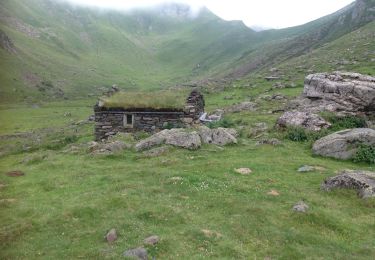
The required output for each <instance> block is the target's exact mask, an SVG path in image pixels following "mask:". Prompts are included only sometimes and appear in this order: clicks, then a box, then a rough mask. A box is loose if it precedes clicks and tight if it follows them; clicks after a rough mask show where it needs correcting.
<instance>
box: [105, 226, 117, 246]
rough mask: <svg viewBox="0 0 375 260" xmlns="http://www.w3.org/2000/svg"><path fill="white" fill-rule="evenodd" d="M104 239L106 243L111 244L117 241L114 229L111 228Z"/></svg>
mask: <svg viewBox="0 0 375 260" xmlns="http://www.w3.org/2000/svg"><path fill="white" fill-rule="evenodd" d="M105 239H106V240H107V242H108V243H113V242H115V241H116V240H117V232H116V229H114V228H112V229H111V230H110V231H108V233H107V234H106V235H105Z"/></svg>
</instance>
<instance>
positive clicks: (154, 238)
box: [143, 235, 160, 246]
mask: <svg viewBox="0 0 375 260" xmlns="http://www.w3.org/2000/svg"><path fill="white" fill-rule="evenodd" d="M159 240H160V238H159V236H156V235H152V236H149V237H147V238H145V240H143V243H144V244H145V245H151V246H154V245H156V244H157V243H159Z"/></svg>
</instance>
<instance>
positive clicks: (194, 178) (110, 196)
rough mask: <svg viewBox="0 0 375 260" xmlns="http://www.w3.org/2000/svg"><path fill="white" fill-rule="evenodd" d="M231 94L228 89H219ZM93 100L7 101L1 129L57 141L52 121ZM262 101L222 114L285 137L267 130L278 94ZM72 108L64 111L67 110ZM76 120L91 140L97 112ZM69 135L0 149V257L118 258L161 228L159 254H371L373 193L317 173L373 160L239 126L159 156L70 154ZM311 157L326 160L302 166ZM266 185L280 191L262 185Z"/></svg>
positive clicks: (240, 95) (68, 120) (76, 114)
mask: <svg viewBox="0 0 375 260" xmlns="http://www.w3.org/2000/svg"><path fill="white" fill-rule="evenodd" d="M264 84H268V83H264ZM264 87H265V85H263V86H260V88H261V89H263V88H264ZM299 91H301V88H297V89H285V90H283V93H284V94H285V95H286V96H288V95H294V92H295V93H297V92H299ZM279 92H280V91H279ZM260 93H262V91H261V90H260V89H258V88H251V89H248V88H234V89H231V90H226V91H224V92H218V93H212V94H207V95H206V103H207V109H208V110H213V109H215V108H217V107H223V106H224V107H225V106H228V105H231V104H232V103H236V102H238V101H239V100H243V99H244V98H245V97H248V98H249V99H250V100H251V99H252V98H255V97H256V96H257V95H259V94H260ZM271 94H272V92H271ZM226 95H231V96H233V97H234V99H233V100H224V99H223V97H224V96H226ZM91 102H92V101H91V100H86V101H81V102H70V103H69V102H61V103H58V102H57V103H53V104H44V105H43V104H42V105H41V106H40V107H39V108H34V109H30V108H26V107H23V106H19V107H17V106H14V107H13V108H2V109H1V116H2V118H6V119H7V120H9V121H5V122H6V126H7V128H5V129H2V134H8V133H11V132H12V129H13V132H14V131H16V132H25V131H29V132H36V133H37V132H38V131H43V129H45V128H48V127H50V128H52V130H50V131H52V134H51V136H50V137H49V138H50V139H49V140H52V141H53V138H60V137H61V136H58V137H56V136H54V132H53V129H55V128H58V129H60V128H61V129H64V130H65V132H64V133H65V134H66V135H67V134H68V132H69V131H68V129H69V127H70V126H71V124H72V122H75V121H79V120H82V119H85V118H87V117H88V116H89V115H90V114H92V106H90V104H91ZM262 102H263V103H262ZM262 102H260V104H259V109H258V111H256V112H241V113H235V114H229V115H228V116H227V118H228V119H229V120H231V121H232V122H234V123H235V127H238V126H239V125H242V126H243V128H244V129H242V130H241V131H246V129H247V128H251V127H252V125H253V124H255V123H258V122H265V123H266V124H267V125H268V126H269V128H270V130H269V131H268V133H266V135H269V136H271V137H272V136H274V137H279V138H281V139H282V138H283V133H279V132H276V131H275V130H274V129H273V125H274V123H275V120H276V118H277V116H278V115H277V114H269V109H270V108H277V106H279V105H280V106H281V105H282V104H279V105H278V103H277V102H276V103H274V102H275V101H274V102H271V103H270V102H267V101H262ZM67 111H68V112H70V113H71V117H64V116H63V114H64V113H65V112H67ZM75 129H76V130H75V131H76V132H73V133H74V134H75V135H76V136H77V140H75V141H74V142H75V144H79V143H84V142H88V141H90V140H93V124H92V123H90V124H86V125H83V126H77V127H76V128H75ZM59 134H60V135H61V132H59ZM69 134H71V133H70V132H69ZM51 138H52V139H51ZM19 142H21V143H22V141H21V140H20V139H17V138H15V139H14V138H13V139H11V140H7V145H11V144H13V145H15V146H16V147H17V145H21V144H19ZM75 144H73V145H75ZM70 145H72V144H67V145H65V146H64V145H63V146H61V147H57V148H56V147H55V148H54V149H49V148H48V146H43V145H40V146H37V147H36V148H35V149H31V150H30V151H22V150H14V151H9V152H8V153H5V154H3V155H2V156H1V157H0V169H1V174H0V184H1V186H0V207H1V210H0V221H1V223H2V225H1V229H0V242H1V243H0V252H1V258H3V259H52V258H55V259H118V258H121V256H122V253H123V252H124V251H125V250H127V249H129V248H134V247H138V246H141V245H142V244H143V239H144V238H146V237H147V236H149V235H152V234H156V235H158V236H160V238H161V240H160V242H159V243H158V244H157V245H156V246H154V247H148V248H147V249H148V253H149V256H154V257H156V259H206V258H212V259H265V258H267V259H301V258H303V259H305V258H308V259H369V258H372V256H375V240H374V239H373V238H374V236H375V222H374V217H375V213H374V208H375V201H374V199H367V200H362V199H360V198H358V197H357V195H356V193H355V191H351V190H336V191H332V192H328V193H327V192H323V191H321V190H320V185H321V183H322V181H323V180H324V179H325V178H327V177H329V176H333V175H335V173H337V171H340V170H344V169H363V170H372V171H373V170H375V167H374V165H370V164H354V163H352V162H350V161H338V160H333V159H327V158H321V157H315V156H312V153H311V148H310V147H311V144H310V143H308V142H306V143H298V142H291V141H288V140H286V139H283V144H282V145H280V146H269V145H262V146H257V145H256V140H255V139H252V138H247V137H246V135H242V137H240V138H239V143H238V144H237V145H231V146H226V147H224V149H221V148H219V147H217V146H214V145H205V146H203V147H202V148H201V149H199V150H197V151H187V150H183V149H177V148H171V149H170V150H169V151H168V152H167V153H166V154H164V155H161V156H158V157H155V158H148V157H145V156H143V155H142V154H141V153H136V152H135V151H133V150H126V151H125V152H123V153H121V154H117V155H110V156H93V155H90V154H88V153H85V152H78V153H77V154H72V153H69V152H66V150H67V148H68V147H69V146H70ZM25 158H28V159H27V160H25ZM306 164H307V165H315V166H321V167H324V169H325V170H323V171H321V172H319V171H316V172H308V173H299V172H297V169H298V168H299V167H300V166H302V165H306ZM240 167H248V168H250V169H252V171H253V173H251V174H250V175H240V174H238V173H236V172H235V171H234V169H235V168H240ZM11 170H21V171H23V172H25V176H21V177H9V176H7V175H6V174H5V173H6V172H8V171H11ZM271 190H274V191H277V192H278V193H279V195H278V196H272V195H269V194H268V193H269V192H270V191H271ZM300 200H303V201H305V202H306V203H307V204H308V205H309V206H310V209H309V210H308V212H307V213H297V212H294V211H292V207H293V205H294V204H295V203H296V202H298V201H300ZM111 228H115V229H116V230H117V232H118V236H119V238H118V240H117V241H115V242H114V243H113V244H108V243H107V242H105V240H104V238H103V237H104V235H105V234H106V232H107V231H108V230H109V229H111ZM207 230H209V233H207Z"/></svg>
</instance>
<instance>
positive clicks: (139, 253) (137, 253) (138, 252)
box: [123, 247, 148, 260]
mask: <svg viewBox="0 0 375 260" xmlns="http://www.w3.org/2000/svg"><path fill="white" fill-rule="evenodd" d="M123 256H127V257H133V258H137V259H140V260H147V259H148V255H147V250H146V249H145V248H143V247H138V248H134V249H129V250H127V251H125V252H124V253H123Z"/></svg>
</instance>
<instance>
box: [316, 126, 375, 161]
mask: <svg viewBox="0 0 375 260" xmlns="http://www.w3.org/2000/svg"><path fill="white" fill-rule="evenodd" d="M362 144H364V145H375V130H373V129H370V128H354V129H348V130H343V131H339V132H336V133H333V134H330V135H327V136H325V137H323V138H321V139H319V140H317V141H316V142H315V143H314V145H313V149H312V150H313V153H314V154H316V155H321V156H326V157H333V158H336V159H343V160H347V159H351V158H352V157H353V156H354V155H355V154H356V152H357V150H358V148H359V146H360V145H362Z"/></svg>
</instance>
